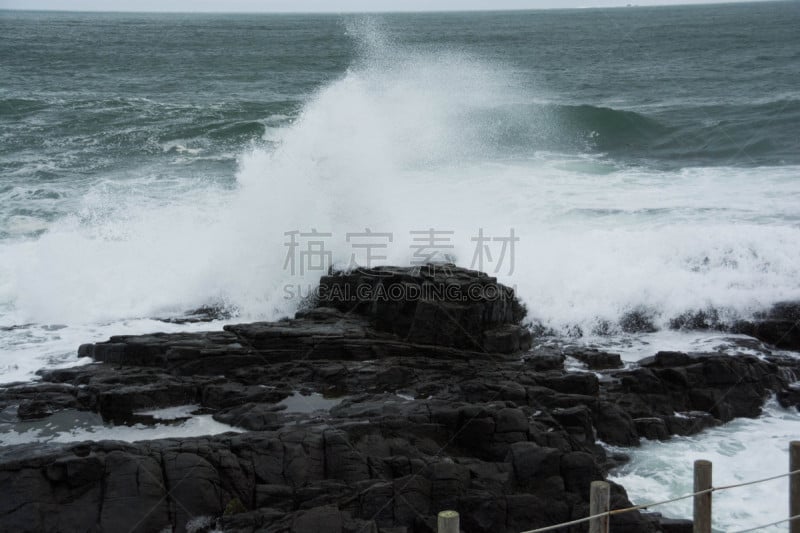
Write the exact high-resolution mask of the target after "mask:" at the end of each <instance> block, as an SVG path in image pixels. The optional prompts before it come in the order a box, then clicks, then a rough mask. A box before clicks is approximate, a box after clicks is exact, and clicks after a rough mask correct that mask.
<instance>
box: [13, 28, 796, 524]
mask: <svg viewBox="0 0 800 533" xmlns="http://www.w3.org/2000/svg"><path fill="white" fill-rule="evenodd" d="M342 30H343V33H346V34H347V39H349V40H350V41H352V42H353V43H355V44H354V46H355V49H356V50H357V54H356V56H355V57H354V58H353V59H352V60H351V61H350V62H349V64H348V66H347V68H346V69H345V70H344V71H343V72H341V73H338V74H337V75H336V76H331V77H330V79H329V80H327V81H326V82H325V83H322V84H320V85H319V87H317V88H316V89H315V90H314V91H312V92H311V93H309V94H308V95H306V96H304V98H303V101H302V104H301V105H300V106H299V108H298V110H297V112H296V113H291V112H288V111H287V112H286V113H287V114H284V113H283V112H281V113H273V114H271V115H269V116H267V117H265V118H263V119H262V120H261V121H260V123H261V127H260V128H257V131H258V138H256V139H251V140H249V141H247V142H244V143H240V145H239V146H236V147H234V148H230V147H226V150H228V151H232V152H233V153H234V155H233V156H231V157H233V158H235V169H234V170H233V171H232V172H231V179H230V180H226V179H216V178H214V177H213V176H212V177H206V178H202V179H197V177H196V176H191V177H190V176H186V175H182V174H180V173H178V174H174V175H168V177H167V178H166V179H165V178H164V177H163V176H158V175H157V174H158V173H154V172H152V171H145V170H144V169H143V170H142V171H141V172H137V171H136V170H132V171H126V172H125V173H124V179H119V176H117V175H111V174H108V175H103V174H102V173H101V174H100V175H99V177H95V178H93V179H87V180H84V181H79V182H75V181H73V182H69V183H59V182H54V183H50V184H49V185H48V187H49V188H50V189H52V190H55V191H56V196H54V199H53V200H52V201H51V204H52V205H51V207H52V212H53V213H54V214H52V216H41V215H40V214H37V213H26V212H25V211H24V210H20V209H16V210H13V209H12V207H13V205H12V202H10V201H9V202H8V203H5V208H4V207H1V206H0V211H5V212H2V213H0V220H2V224H3V227H2V234H1V235H2V239H0V258H1V260H0V381H1V382H4V383H10V382H16V381H26V380H32V379H36V374H35V372H36V371H37V370H38V369H40V368H43V367H50V368H53V367H63V366H70V365H75V364H86V363H88V362H89V361H87V360H81V359H78V358H77V352H76V348H77V346H78V345H80V344H82V343H87V342H94V341H102V340H105V339H107V338H108V337H109V336H110V335H119V334H135V333H146V332H151V331H185V330H194V331H198V330H206V329H218V328H219V327H221V325H223V324H225V323H230V322H243V321H252V320H274V319H278V318H281V317H284V316H289V315H291V314H292V313H293V312H294V311H295V310H296V309H297V307H298V305H300V304H301V301H300V300H299V299H298V298H287V297H286V294H287V292H286V287H287V286H303V287H310V286H313V285H314V284H315V282H316V281H317V279H318V278H319V276H320V275H322V274H324V272H325V270H324V269H321V270H314V271H310V270H309V271H307V272H305V274H303V275H300V274H299V273H298V272H292V271H290V270H289V269H288V268H287V250H288V247H287V242H288V240H289V236H288V234H289V233H291V232H294V231H299V232H310V231H312V230H315V231H319V232H324V233H329V234H330V236H328V237H326V238H325V248H326V250H329V251H330V252H331V263H332V264H333V265H334V266H337V267H346V266H348V264H349V262H350V259H351V255H352V254H353V247H352V241H351V240H350V241H349V240H348V238H347V234H348V233H354V232H364V231H365V230H367V229H369V230H371V231H373V232H385V233H390V234H391V235H392V239H391V242H389V243H388V245H387V247H386V248H385V249H382V250H380V253H381V255H383V256H385V257H384V258H382V259H380V260H377V261H374V262H373V263H372V265H371V266H375V265H376V264H400V265H405V264H408V263H409V262H410V261H411V260H413V259H414V246H415V243H416V241H415V240H414V238H415V234H413V233H412V232H415V231H420V230H429V229H434V230H437V231H444V232H449V233H447V235H448V239H449V240H448V242H447V244H448V246H452V247H448V248H447V249H446V250H444V251H443V253H444V252H446V254H447V257H448V258H449V259H451V260H453V261H454V262H455V263H457V264H458V265H460V266H466V267H476V266H477V265H475V263H474V262H473V259H474V257H475V252H476V241H475V240H474V238H475V237H476V235H478V232H479V231H480V232H483V234H485V235H488V236H491V237H507V236H508V235H509V234H510V232H511V231H513V233H514V235H515V236H516V237H518V239H519V240H518V241H517V242H516V243H515V246H514V251H513V258H512V257H511V256H510V255H508V254H507V255H506V256H505V257H504V261H503V262H502V264H501V263H500V261H499V257H500V248H499V245H498V244H497V241H493V242H492V243H491V245H492V246H493V247H494V248H492V251H493V253H494V255H493V258H494V261H486V262H485V263H484V264H483V265H482V266H483V270H486V271H488V272H489V273H491V274H492V275H496V276H497V277H498V279H499V280H500V281H501V282H503V283H506V284H508V285H512V286H514V287H515V288H516V291H517V294H518V296H519V297H520V298H521V299H522V300H523V301H524V302H525V303H526V305H527V307H528V310H529V316H528V319H529V320H530V321H531V322H532V323H533V324H537V325H542V326H545V327H546V328H551V329H552V330H553V331H555V332H557V333H559V334H563V335H567V336H570V337H573V338H574V341H575V342H576V343H590V344H594V345H596V346H600V347H604V348H608V349H612V350H614V351H618V352H622V353H623V356H624V359H625V360H626V361H628V362H634V361H636V360H638V359H639V358H641V357H645V356H648V355H652V353H653V352H654V351H656V350H659V349H676V350H687V351H693V350H694V351H696V350H700V349H706V348H709V347H712V348H715V347H719V350H720V351H723V352H725V353H731V355H735V354H736V353H740V352H737V350H739V348H738V347H736V346H735V345H733V344H731V343H730V341H729V337H730V336H728V335H724V334H722V333H716V332H699V333H698V332H680V331H674V330H671V329H670V328H669V325H670V321H671V320H673V319H675V318H676V317H679V316H680V315H682V314H684V313H687V312H697V311H713V312H715V313H717V314H718V316H719V317H720V318H719V320H720V322H721V323H723V324H724V323H730V322H732V321H734V320H736V319H740V318H748V317H752V316H753V314H754V313H757V312H759V311H763V310H765V309H768V308H769V307H770V306H771V305H772V304H774V303H776V302H779V301H784V300H797V299H800V281H798V280H800V164H796V163H795V162H793V161H790V162H788V163H785V164H784V163H781V162H780V161H763V162H762V161H757V162H756V164H744V165H743V164H740V161H739V160H737V159H736V157H735V156H730V157H722V158H720V159H719V160H718V161H716V162H714V163H713V164H711V163H710V162H708V161H704V162H701V164H686V165H679V164H668V163H664V162H663V161H662V162H658V161H655V162H653V163H652V164H644V163H642V160H640V159H634V158H630V159H626V158H621V157H615V156H614V154H615V153H616V152H617V151H619V150H622V149H624V146H625V144H626V143H630V142H635V139H637V138H638V137H637V136H648V135H651V136H661V137H659V138H664V139H667V138H668V139H669V142H671V143H673V144H674V146H677V147H684V148H685V151H686V153H689V152H691V151H692V150H693V147H694V145H695V144H696V143H697V140H696V137H694V136H682V134H681V132H680V130H679V129H675V130H670V131H667V130H668V129H669V128H667V127H666V126H663V125H661V123H659V122H658V121H655V120H653V119H650V118H648V117H649V115H650V107H651V106H652V104H648V103H640V104H638V105H628V106H624V105H621V104H620V106H619V108H617V107H615V105H617V104H616V103H615V102H614V101H613V99H611V100H609V99H606V100H604V101H599V102H575V101H572V100H570V99H569V98H566V97H563V96H561V95H559V94H558V92H557V91H554V90H553V88H552V87H548V85H547V83H545V82H542V80H540V79H531V78H530V77H529V76H524V75H521V74H520V72H519V71H518V69H516V68H515V67H514V65H513V64H511V63H509V64H505V63H503V62H502V61H490V60H487V59H485V58H483V57H481V55H480V54H478V53H476V52H474V51H470V50H464V49H461V48H459V47H447V46H442V47H426V46H414V45H411V44H407V43H403V42H398V41H397V40H396V39H393V38H392V37H391V35H389V33H390V32H387V31H386V30H385V29H383V28H382V27H381V24H380V23H376V22H375V21H374V20H362V19H358V20H355V21H350V22H349V23H348V24H346V25H345V26H344V28H342ZM798 97H799V95H798V93H797V91H796V90H794V91H792V90H789V91H788V92H785V93H783V94H781V95H780V97H779V98H778V101H779V102H784V101H790V102H796V101H797V99H798ZM687 98H688V97H687ZM769 104H770V102H763V101H759V102H757V105H762V106H763V105H769ZM136 105H143V106H151V105H152V106H156V107H158V105H161V104H158V105H156V104H152V103H148V102H146V101H145V102H138V103H136ZM698 105H699V104H698ZM623 107H624V110H623V109H622V108H623ZM576 117H577V118H576ZM709 120H711V119H709ZM576 122H577V123H578V124H579V125H580V126H581V127H577V126H576V125H575V124H576ZM630 122H632V123H633V124H634V125H635V128H634V129H635V131H634V133H632V134H631V133H625V132H624V125H625V124H626V123H630ZM614 124H617V126H615V125H614ZM618 124H622V125H623V129H620V127H619V126H618ZM587 125H588V127H587ZM737 127H738V126H737ZM739 133H741V132H739ZM625 135H631V139H627V138H625ZM659 142H661V141H659ZM664 142H666V141H664ZM743 146H745V147H747V146H750V145H748V144H747V143H744V144H743ZM597 147H599V148H600V149H594V148H597ZM673 149H677V148H674V147H673ZM157 150H159V151H160V152H161V153H162V154H167V156H169V157H170V158H171V159H170V161H171V164H174V165H180V164H184V163H186V161H194V160H197V159H201V158H205V157H211V158H212V159H213V157H212V156H208V155H207V152H208V150H207V149H206V148H204V147H203V146H202V145H196V143H195V144H193V141H192V139H189V140H184V139H180V138H178V139H172V140H170V141H169V142H166V141H164V142H160V144H158V146H157ZM730 153H733V151H731V152H730ZM687 157H689V156H687ZM8 187H11V188H12V189H13V190H12V189H5V190H4V191H3V193H4V194H5V195H6V198H12V199H13V198H20V197H23V198H24V197H25V196H24V193H25V191H26V190H29V189H31V187H33V188H35V185H31V184H25V183H20V182H12V184H11V185H9V186H8ZM15 190H16V191H17V192H18V193H19V194H17V193H15V192H14V191H15ZM15 194H16V196H15ZM507 252H508V251H507ZM203 306H213V307H215V308H219V309H223V310H224V311H225V313H224V314H223V315H222V316H220V317H218V318H216V319H215V320H213V321H211V322H207V323H196V324H174V323H168V322H164V321H163V320H159V319H161V318H170V317H178V316H181V315H182V314H184V313H185V312H187V311H191V310H194V309H197V308H200V307H203ZM630 313H637V314H638V315H640V316H643V317H646V318H647V320H648V321H649V323H651V324H652V325H653V327H654V328H653V329H655V330H656V331H654V332H646V333H645V332H640V333H631V332H626V331H623V327H622V325H621V320H622V319H623V317H625V316H626V315H629V314H630ZM225 317H227V318H225ZM754 353H756V354H758V355H763V354H765V353H767V348H766V347H763V346H761V347H756V348H754ZM797 422H798V414H797V412H796V411H789V410H783V409H781V408H779V407H777V405H775V404H770V405H769V406H768V408H767V409H766V413H765V415H764V416H763V417H762V418H760V419H758V420H740V421H735V422H732V423H730V424H727V425H725V426H723V427H720V428H715V429H713V430H708V431H705V432H703V433H701V434H699V435H696V436H694V437H691V438H677V437H676V438H674V439H673V440H671V441H669V442H665V443H646V444H645V445H644V446H643V447H642V448H641V449H639V450H636V451H635V452H633V461H632V462H631V463H630V464H629V465H627V466H626V467H625V468H624V469H623V470H622V471H621V472H620V473H618V478H617V480H618V481H619V482H620V483H622V484H623V485H624V486H625V487H626V488H627V489H628V491H629V493H630V495H631V498H632V500H633V501H635V502H636V503H640V502H643V501H652V500H656V499H661V498H666V497H670V496H674V495H677V494H681V493H685V492H687V491H688V489H689V486H688V484H689V483H690V480H691V476H690V474H689V470H688V469H689V468H690V467H691V462H692V460H693V459H694V458H700V457H703V458H711V459H713V460H714V461H715V465H717V464H719V469H718V470H717V471H718V472H720V476H723V477H721V478H720V479H719V481H721V482H727V481H730V480H728V478H726V477H724V476H725V475H726V474H725V472H726V471H727V470H729V469H728V466H731V467H732V466H733V465H734V464H740V465H741V464H742V462H743V459H742V457H747V458H748V459H747V460H748V461H750V460H751V458H752V457H757V458H758V462H757V463H756V462H753V463H750V464H751V466H752V468H750V467H748V468H747V469H738V472H740V475H741V476H743V477H746V478H749V477H760V476H762V475H770V474H773V473H776V474H777V473H782V472H784V471H785V466H786V462H787V459H786V449H785V448H786V446H787V445H788V441H789V440H790V438H791V437H792V435H793V434H796V427H797V425H796V423H797ZM199 427H200V428H201V429H199V430H196V431H202V428H203V427H205V426H203V425H202V424H199ZM189 429H190V430H191V428H189ZM216 429H218V428H215V430H216ZM188 432H191V431H188ZM80 434H81V435H83V433H80ZM135 434H136V433H135V432H133V434H131V433H130V432H128V433H127V434H126V435H127V436H126V437H120V438H131V439H132V438H136V437H135ZM141 438H149V437H147V436H146V435H144V434H142V436H141ZM764 449H769V453H763V450H764ZM715 467H716V466H715ZM731 470H734V469H733V468H731ZM737 480H738V478H737ZM770 490H783V489H781V488H780V487H778V488H777V489H770ZM770 490H767V489H764V490H761V489H759V490H758V491H750V492H744V493H741V494H739V495H738V496H730V497H729V496H724V497H722V498H723V499H721V500H720V501H721V503H720V506H721V507H720V508H721V509H723V510H724V513H723V517H722V522H720V523H719V524H718V526H719V527H722V528H723V529H727V528H736V527H746V526H747V525H750V524H755V523H758V522H761V521H766V520H767V519H768V518H770V517H772V516H773V515H776V514H777V515H780V513H782V512H783V510H782V508H781V509H780V513H779V509H778V507H779V502H775V503H774V505H773V503H771V496H770V494H771V493H770ZM670 511H671V512H672V513H674V515H675V516H688V509H687V508H686V507H685V506H681V505H676V506H673V507H672V508H670ZM776 530H780V529H776Z"/></svg>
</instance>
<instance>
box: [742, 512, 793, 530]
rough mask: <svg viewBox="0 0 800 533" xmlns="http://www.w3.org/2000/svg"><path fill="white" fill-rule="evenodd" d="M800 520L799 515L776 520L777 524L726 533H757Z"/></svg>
mask: <svg viewBox="0 0 800 533" xmlns="http://www.w3.org/2000/svg"><path fill="white" fill-rule="evenodd" d="M798 518H800V514H797V515H794V516H792V517H790V518H784V519H783V520H778V521H777V522H772V523H771V524H761V525H760V526H756V527H751V528H749V529H740V530H738V531H729V532H728V533H749V532H750V531H758V530H759V529H762V528H765V527H770V526H777V525H780V524H783V523H784V522H791V521H792V520H797V519H798Z"/></svg>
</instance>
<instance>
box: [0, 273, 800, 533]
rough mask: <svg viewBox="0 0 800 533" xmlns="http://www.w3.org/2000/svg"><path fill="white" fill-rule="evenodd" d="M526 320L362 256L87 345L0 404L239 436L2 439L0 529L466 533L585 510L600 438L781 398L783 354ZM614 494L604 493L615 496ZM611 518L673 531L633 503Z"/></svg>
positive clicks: (451, 277)
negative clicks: (186, 325) (275, 314)
mask: <svg viewBox="0 0 800 533" xmlns="http://www.w3.org/2000/svg"><path fill="white" fill-rule="evenodd" d="M524 317H525V310H524V308H523V307H522V306H521V305H520V304H519V303H518V301H517V300H516V298H515V297H514V294H513V291H512V290H511V289H510V288H508V287H505V286H503V285H501V284H499V283H497V281H496V279H494V278H492V277H489V276H487V275H486V274H483V273H480V272H475V271H470V270H466V269H462V268H457V267H455V266H452V265H429V266H426V267H423V268H416V269H411V268H398V267H381V268H376V269H369V270H364V271H356V272H350V273H331V274H330V275H328V276H325V277H323V278H322V280H321V282H320V291H319V294H318V295H317V298H316V299H315V300H314V301H311V302H309V303H308V305H307V306H306V307H305V308H304V309H303V310H301V311H300V312H298V313H297V315H296V316H295V317H294V318H292V319H286V320H282V321H277V322H259V323H251V324H238V325H229V326H226V327H225V328H224V330H223V331H210V332H204V333H181V334H162V333H154V334H151V335H142V336H119V337H112V338H111V339H109V341H107V342H102V343H97V344H91V345H84V346H82V347H80V353H81V355H84V356H88V357H92V358H93V359H94V360H95V361H96V363H95V364H89V365H85V366H81V367H74V368H68V369H59V370H49V371H44V372H41V381H40V382H36V383H26V384H18V385H12V386H8V387H6V388H5V389H3V390H2V391H0V409H2V413H3V415H4V416H6V417H16V418H17V419H19V420H37V419H42V420H46V419H47V417H49V416H52V415H53V414H55V413H58V412H62V411H66V410H81V411H91V412H95V413H98V414H100V415H102V417H103V418H104V419H105V420H107V421H110V422H113V423H114V424H130V423H135V422H141V421H142V415H141V414H139V413H140V412H141V411H143V410H147V409H156V408H165V407H171V406H181V405H197V406H198V409H199V410H201V411H202V412H204V413H211V414H213V417H214V418H215V419H216V420H217V421H219V422H222V423H225V424H229V425H231V426H234V427H235V428H237V430H238V432H230V433H224V434H221V435H216V436H212V437H193V438H184V439H160V440H152V441H142V442H137V443H123V442H118V441H100V442H81V443H66V444H26V445H17V446H6V447H3V448H0V490H2V491H3V493H4V494H5V495H6V497H5V498H3V500H2V503H0V530H3V531H43V532H49V531H52V532H56V531H59V532H71V531H123V530H124V531H137V532H150V531H152V532H160V531H176V532H185V531H192V532H197V531H211V530H214V529H215V528H216V529H220V530H222V531H231V532H255V531H263V532H275V533H277V532H287V533H288V532H292V533H306V532H308V533H312V532H324V533H344V532H352V533H355V532H370V533H373V532H374V533H378V532H384V533H412V532H415V533H416V532H420V533H421V532H434V531H435V530H436V514H437V513H438V512H439V511H441V510H444V509H455V510H457V511H459V512H460V513H461V517H462V519H461V520H462V522H461V523H462V529H463V530H464V531H467V532H487V533H488V532H509V533H511V532H519V531H523V530H527V529H533V528H536V527H542V526H548V525H551V524H555V523H560V522H565V521H569V520H573V519H576V518H580V517H583V516H586V514H587V512H588V497H589V484H590V483H591V482H592V481H593V480H599V479H603V478H604V477H605V475H606V474H607V472H608V471H609V469H610V468H613V467H614V466H615V465H617V464H620V463H621V462H624V461H625V457H624V456H621V455H619V454H610V453H609V452H607V451H606V450H607V449H606V447H604V446H603V444H609V445H616V446H637V445H638V444H639V442H640V439H642V438H647V439H668V438H669V437H670V436H671V435H676V434H678V435H689V434H693V433H697V432H699V431H701V430H702V429H704V428H707V427H710V426H714V425H717V424H720V423H723V422H726V421H729V420H732V419H734V418H736V417H755V416H758V415H759V414H760V412H761V409H762V406H763V404H764V402H765V400H766V399H767V398H768V397H769V396H770V395H771V394H777V395H778V398H779V399H780V400H781V402H782V403H784V404H785V405H797V404H798V401H800V395H798V394H797V393H796V391H794V389H793V388H792V387H791V386H790V385H791V383H793V382H794V381H795V375H796V374H797V372H798V370H799V369H798V366H799V365H798V363H797V360H796V359H794V358H791V357H786V356H778V355H776V356H774V357H768V358H759V357H755V356H752V355H741V356H737V357H731V356H728V355H720V354H690V353H682V352H658V353H656V354H654V356H653V357H651V358H648V359H645V360H643V361H640V362H639V364H636V365H627V366H624V365H623V364H622V361H621V360H620V357H619V355H617V354H613V353H606V352H603V351H600V350H596V349H590V348H581V347H575V346H569V345H568V344H566V343H559V342H557V341H552V340H551V341H549V342H545V341H542V340H540V339H532V338H531V334H530V331H529V329H528V328H526V327H524V325H523V321H524ZM768 320H777V319H771V318H769V317H765V319H764V321H765V322H766V321H768ZM540 341H541V342H540ZM565 363H570V364H569V365H566V366H565ZM567 366H568V367H569V368H572V369H573V370H568V369H567ZM575 368H577V369H575ZM628 505H630V502H629V500H628V497H627V495H626V493H625V490H624V488H623V487H621V486H619V485H616V484H612V506H613V507H615V508H621V507H626V506H628ZM585 529H586V528H585V526H574V527H572V528H565V529H563V531H585ZM612 529H613V531H615V532H631V533H633V532H656V531H691V523H689V522H687V521H674V520H665V519H661V518H660V517H659V516H658V515H657V514H652V513H651V514H647V513H638V512H634V513H628V514H624V515H619V516H614V517H613V518H612Z"/></svg>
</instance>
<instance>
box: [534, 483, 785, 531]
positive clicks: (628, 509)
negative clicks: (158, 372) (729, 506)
mask: <svg viewBox="0 0 800 533" xmlns="http://www.w3.org/2000/svg"><path fill="white" fill-rule="evenodd" d="M795 474H800V470H793V471H791V472H787V473H785V474H778V475H775V476H770V477H765V478H762V479H754V480H751V481H743V482H742V483H732V484H730V485H721V486H719V487H711V488H710V489H704V490H700V491H697V492H692V493H690V494H684V495H683V496H677V497H675V498H670V499H668V500H662V501H659V502H653V503H643V504H640V505H634V506H632V507H625V508H624V509H614V510H613V511H604V512H602V513H598V514H595V515H591V516H587V517H585V518H579V519H577V520H572V521H570V522H562V523H561V524H556V525H553V526H547V527H540V528H538V529H531V530H528V531H523V532H522V533H544V532H545V531H553V530H554V529H559V528H562V527H566V526H574V525H577V524H582V523H584V522H589V521H591V520H594V519H596V518H602V517H604V516H614V515H618V514H624V513H630V512H631V511H640V510H642V509H648V508H650V507H657V506H659V505H664V504H667V503H672V502H677V501H680V500H686V499H688V498H693V497H695V496H700V495H703V494H709V493H711V492H717V491H720V490H728V489H735V488H738V487H745V486H747V485H755V484H757V483H764V482H765V481H772V480H774V479H780V478H782V477H789V476H793V475H795ZM798 518H800V515H797V516H793V517H791V518H786V519H783V520H779V521H778V522H773V523H771V524H764V525H761V526H758V527H755V528H752V529H744V530H741V531H736V532H732V533H747V532H749V531H756V530H757V529H759V528H762V527H769V526H774V525H778V524H782V523H784V522H789V521H791V520H796V519H798Z"/></svg>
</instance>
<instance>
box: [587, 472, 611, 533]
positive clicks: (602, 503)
mask: <svg viewBox="0 0 800 533" xmlns="http://www.w3.org/2000/svg"><path fill="white" fill-rule="evenodd" d="M610 503H611V485H609V484H608V483H607V482H605V481H592V485H591V487H590V489H589V515H590V516H591V515H596V514H600V513H607V512H608V511H609V506H610ZM609 519H610V517H609V516H608V515H605V516H601V517H600V518H595V519H593V520H591V521H590V522H589V533H608V523H609Z"/></svg>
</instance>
